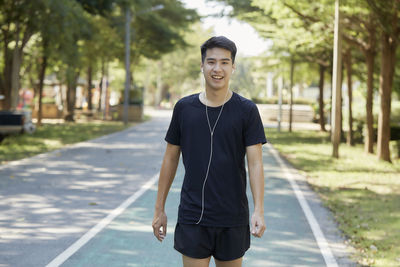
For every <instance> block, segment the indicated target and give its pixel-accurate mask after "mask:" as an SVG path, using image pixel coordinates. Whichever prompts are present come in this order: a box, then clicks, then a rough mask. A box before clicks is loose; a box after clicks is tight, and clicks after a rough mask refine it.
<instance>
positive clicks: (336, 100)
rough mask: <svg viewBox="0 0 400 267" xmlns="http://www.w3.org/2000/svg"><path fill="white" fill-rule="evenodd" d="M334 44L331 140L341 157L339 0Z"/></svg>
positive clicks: (337, 0) (336, 4)
mask: <svg viewBox="0 0 400 267" xmlns="http://www.w3.org/2000/svg"><path fill="white" fill-rule="evenodd" d="M334 34H335V35H334V46H333V73H332V89H333V90H332V119H331V125H332V127H331V140H332V146H333V149H332V156H333V157H335V158H339V143H340V134H341V132H340V131H341V127H340V126H341V119H342V101H341V100H342V92H341V89H342V84H341V83H342V77H341V76H342V73H341V72H342V53H341V51H342V38H341V37H342V36H341V29H340V10H339V0H336V2H335V33H334Z"/></svg>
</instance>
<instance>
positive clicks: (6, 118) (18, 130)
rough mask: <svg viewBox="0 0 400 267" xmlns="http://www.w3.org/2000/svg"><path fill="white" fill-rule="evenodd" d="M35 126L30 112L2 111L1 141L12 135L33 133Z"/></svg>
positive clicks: (0, 121)
mask: <svg viewBox="0 0 400 267" xmlns="http://www.w3.org/2000/svg"><path fill="white" fill-rule="evenodd" d="M34 131H35V126H34V125H33V123H32V120H31V113H30V112H29V111H9V110H4V111H0V141H2V140H3V139H4V137H6V136H7V135H10V134H22V133H33V132H34Z"/></svg>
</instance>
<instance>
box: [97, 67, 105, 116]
mask: <svg viewBox="0 0 400 267" xmlns="http://www.w3.org/2000/svg"><path fill="white" fill-rule="evenodd" d="M104 65H105V63H104V60H101V77H100V84H99V102H98V106H97V110H98V111H101V105H102V103H101V98H102V91H103V90H102V88H103V79H104V72H105V66H104Z"/></svg>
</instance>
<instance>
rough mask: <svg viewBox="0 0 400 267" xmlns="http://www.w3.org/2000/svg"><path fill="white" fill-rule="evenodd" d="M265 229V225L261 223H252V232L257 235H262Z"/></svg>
mask: <svg viewBox="0 0 400 267" xmlns="http://www.w3.org/2000/svg"><path fill="white" fill-rule="evenodd" d="M264 231H265V225H263V224H259V223H258V222H255V223H252V230H251V234H252V235H253V236H255V237H262V235H263V234H264Z"/></svg>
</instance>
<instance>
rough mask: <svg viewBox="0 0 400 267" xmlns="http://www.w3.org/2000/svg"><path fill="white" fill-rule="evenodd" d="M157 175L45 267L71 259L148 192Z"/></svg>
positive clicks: (57, 264)
mask: <svg viewBox="0 0 400 267" xmlns="http://www.w3.org/2000/svg"><path fill="white" fill-rule="evenodd" d="M157 178H158V174H156V175H154V176H153V177H152V178H151V179H150V180H149V181H148V182H147V183H145V184H144V185H143V186H142V187H141V188H140V190H139V191H137V192H136V193H134V194H133V195H132V196H130V197H129V198H128V199H126V200H125V201H124V202H123V203H122V204H121V205H119V206H118V207H117V208H116V209H114V210H113V211H112V212H111V213H110V214H108V216H107V217H105V218H104V219H102V220H101V221H100V222H99V223H98V224H96V225H95V226H93V227H92V228H91V229H90V230H89V231H88V232H86V233H85V234H84V235H83V236H82V237H81V238H79V239H78V240H77V241H76V242H75V243H73V244H72V245H71V246H70V247H68V248H67V249H66V250H64V251H63V252H62V253H61V254H59V255H58V256H57V257H56V258H54V259H53V260H52V261H51V262H50V263H49V264H47V265H46V267H54V266H60V265H61V264H63V263H64V262H65V261H66V260H67V259H68V258H69V257H71V256H72V255H73V254H74V253H75V252H77V251H78V250H79V249H80V248H81V247H83V246H84V245H85V244H86V243H87V242H89V240H90V239H92V238H93V237H94V236H95V235H97V234H98V233H99V232H100V231H101V230H103V229H104V228H105V227H106V226H107V225H108V224H110V223H111V222H112V221H113V220H114V219H115V218H116V217H117V216H118V215H120V214H121V213H122V212H123V211H124V210H125V209H126V208H127V207H129V206H130V205H131V204H132V203H133V202H135V201H136V200H137V199H138V198H139V197H140V196H141V195H143V194H144V193H145V192H146V191H147V190H149V189H150V188H151V187H152V186H153V185H154V183H155V182H156V181H157Z"/></svg>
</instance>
